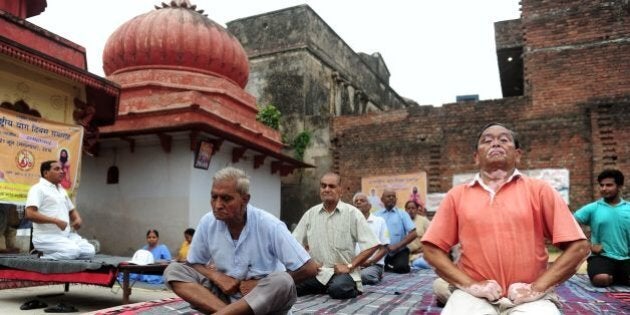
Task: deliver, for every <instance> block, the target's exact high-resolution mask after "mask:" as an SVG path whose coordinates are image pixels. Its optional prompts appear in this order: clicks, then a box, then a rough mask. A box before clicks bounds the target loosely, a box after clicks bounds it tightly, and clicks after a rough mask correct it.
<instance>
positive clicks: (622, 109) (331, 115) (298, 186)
mask: <svg viewBox="0 0 630 315" xmlns="http://www.w3.org/2000/svg"><path fill="white" fill-rule="evenodd" d="M521 5H522V16H521V18H520V19H518V20H511V21H503V22H497V23H496V24H495V28H496V43H497V57H498V62H499V69H500V72H501V85H502V90H503V95H504V98H503V99H498V100H486V101H478V102H460V103H454V104H445V105H444V106H442V107H433V106H409V105H415V104H413V102H412V101H408V100H405V99H403V98H402V97H400V96H399V95H398V94H396V92H395V91H394V90H393V89H392V88H391V87H389V86H388V77H389V72H388V70H387V67H386V66H385V64H384V62H383V60H382V58H380V56H379V55H378V54H374V55H366V54H361V53H359V54H357V53H355V52H353V51H352V49H351V48H349V47H348V46H347V45H346V44H345V43H344V42H343V40H342V39H341V38H339V36H337V34H335V32H334V31H333V30H332V29H330V27H329V26H328V25H326V23H325V22H324V21H322V19H321V18H320V17H319V16H318V15H317V14H316V13H315V12H313V10H312V9H310V8H309V7H308V6H298V7H293V8H288V9H284V10H279V11H275V12H270V13H266V14H262V15H258V16H253V17H248V18H243V19H239V20H236V21H232V22H230V23H228V28H229V30H230V31H231V32H232V33H233V34H234V35H235V36H236V37H237V38H238V39H239V40H240V41H241V43H242V44H243V46H244V47H245V50H246V52H247V54H248V55H249V58H250V64H251V69H252V70H251V79H250V82H249V84H248V86H247V90H248V91H250V93H252V94H253V95H254V96H256V97H257V99H258V103H259V104H261V105H265V104H268V103H272V104H274V105H276V106H277V107H279V108H280V110H281V111H282V113H283V119H284V120H283V132H284V133H285V134H286V135H287V138H288V139H290V138H291V136H292V135H294V134H295V133H297V132H299V131H301V130H309V131H311V132H312V134H313V136H314V139H313V140H314V141H313V142H312V143H311V145H310V147H309V149H308V150H307V153H306V155H305V161H306V162H308V163H312V164H314V165H316V166H317V168H316V169H314V170H303V171H300V172H296V173H294V174H293V175H292V176H289V177H288V178H286V179H285V180H284V181H283V194H282V195H283V200H282V218H283V219H284V220H285V221H286V222H287V223H292V222H296V221H297V220H298V219H299V217H300V216H301V214H302V212H303V211H304V210H305V209H306V208H308V207H309V206H311V205H313V204H315V203H317V202H318V201H319V199H318V188H317V179H318V177H319V175H321V173H322V172H324V171H326V170H329V169H333V170H335V171H337V172H339V173H340V174H341V175H342V177H343V178H344V194H345V195H344V199H345V200H349V199H350V197H351V196H352V194H353V193H354V192H355V191H357V190H359V189H360V183H361V178H362V177H364V176H368V175H369V176H374V175H387V174H400V173H409V172H416V171H426V172H427V174H428V185H427V187H428V191H429V193H437V192H445V191H447V190H448V189H450V188H451V186H452V179H453V176H454V175H455V174H459V173H467V172H473V171H474V170H475V166H474V165H473V162H472V148H471V145H472V143H471V140H472V139H471V136H472V135H474V134H475V133H476V132H477V131H478V129H479V128H480V127H481V126H482V125H484V124H485V123H487V122H490V121H501V122H504V123H507V124H510V125H512V126H513V127H514V129H515V130H516V131H518V132H519V133H520V134H521V135H522V136H523V137H524V141H523V142H524V145H525V152H524V158H523V161H522V165H521V168H522V169H543V168H563V169H568V170H569V172H570V206H571V207H572V208H576V207H579V206H580V205H582V204H584V203H586V202H588V201H589V200H591V199H592V198H594V197H596V196H597V189H596V186H595V185H594V177H595V176H596V175H597V173H599V172H600V171H601V170H602V169H603V168H608V167H613V168H618V169H621V170H622V171H625V172H626V173H628V170H630V168H629V167H628V166H630V160H629V155H630V154H629V153H630V141H628V140H627V139H630V127H629V126H628V123H627V121H628V120H629V118H630V110H629V109H630V23H629V22H630V5H629V4H628V2H627V1H623V0H616V1H575V2H571V3H567V2H555V1H547V0H545V1H530V0H523V1H521ZM408 104H409V105H408Z"/></svg>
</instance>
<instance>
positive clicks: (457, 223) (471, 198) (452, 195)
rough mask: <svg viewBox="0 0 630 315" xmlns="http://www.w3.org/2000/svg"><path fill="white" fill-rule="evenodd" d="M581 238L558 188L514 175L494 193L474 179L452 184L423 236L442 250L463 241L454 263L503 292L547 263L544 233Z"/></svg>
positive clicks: (555, 238) (552, 237)
mask: <svg viewBox="0 0 630 315" xmlns="http://www.w3.org/2000/svg"><path fill="white" fill-rule="evenodd" d="M585 238H586V237H585V236H584V233H583V232H582V229H581V228H580V226H579V225H578V224H577V222H576V221H575V219H574V218H573V215H572V213H571V211H569V208H568V207H567V205H566V203H565V202H564V200H562V198H561V197H560V194H558V193H557V192H556V191H555V190H554V189H553V188H552V187H551V186H550V185H549V184H547V183H545V182H544V181H542V180H537V179H532V178H529V177H526V176H523V175H518V176H515V177H513V178H512V180H511V181H509V182H507V183H506V184H504V185H503V186H502V187H501V188H499V190H498V191H497V192H496V194H495V196H494V198H493V197H492V195H491V193H490V192H489V191H487V190H485V189H484V188H483V187H482V186H481V184H480V183H479V182H477V181H475V182H474V183H473V184H465V185H459V186H456V187H454V188H453V189H451V190H450V191H449V192H448V194H447V195H446V197H445V199H444V200H443V201H442V203H441V204H440V207H439V209H438V211H437V213H436V215H435V217H434V218H433V220H432V221H431V224H430V225H429V229H428V230H427V231H426V233H425V234H424V236H423V237H422V242H428V243H431V244H433V245H435V246H437V247H439V248H441V249H442V250H444V251H446V252H448V251H449V250H450V249H451V247H453V246H454V245H456V244H457V243H461V246H462V247H461V250H462V253H461V258H460V260H459V263H458V267H459V268H460V269H461V270H463V271H464V272H465V273H466V274H467V275H468V276H470V277H471V278H473V279H474V280H475V281H482V280H496V281H497V282H498V283H499V284H500V285H501V287H502V288H503V292H504V295H505V294H507V288H508V287H509V286H510V284H512V283H515V282H524V283H531V282H533V281H534V280H536V279H537V278H538V277H539V276H540V275H541V274H542V273H543V272H544V271H545V270H546V269H547V260H548V257H549V256H548V254H547V248H546V246H545V239H549V240H551V242H552V243H553V244H558V243H562V242H570V241H576V240H581V239H585Z"/></svg>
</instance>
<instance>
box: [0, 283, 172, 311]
mask: <svg viewBox="0 0 630 315" xmlns="http://www.w3.org/2000/svg"><path fill="white" fill-rule="evenodd" d="M171 297H176V295H175V294H174V293H173V292H171V291H167V290H159V289H145V288H136V287H134V288H132V291H131V296H130V301H129V303H137V302H144V301H151V300H158V299H164V298H171ZM34 298H37V299H39V300H40V301H43V302H44V303H46V304H48V306H49V307H50V306H55V305H56V304H57V303H64V304H70V305H72V306H74V307H76V308H77V309H78V310H79V312H78V313H68V314H82V313H86V312H93V311H96V310H100V309H105V308H110V307H114V306H119V305H120V304H121V303H122V289H121V288H120V287H119V286H118V285H114V287H113V288H106V287H99V286H92V285H70V291H69V292H65V293H64V292H63V285H53V286H41V287H30V288H20V289H10V290H2V291H0V314H8V315H12V314H24V315H27V314H50V313H45V312H44V309H43V308H40V309H35V310H26V311H23V310H20V305H22V304H23V303H24V302H26V301H28V300H31V299H34Z"/></svg>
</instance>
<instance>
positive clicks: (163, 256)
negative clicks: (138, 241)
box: [142, 244, 172, 262]
mask: <svg viewBox="0 0 630 315" xmlns="http://www.w3.org/2000/svg"><path fill="white" fill-rule="evenodd" d="M142 249H146V250H149V245H144V247H142ZM149 251H150V252H151V254H153V259H154V260H155V262H157V261H158V260H168V261H170V260H171V259H172V258H171V251H170V250H168V247H167V246H166V245H164V244H158V246H155V247H154V248H153V249H152V250H149Z"/></svg>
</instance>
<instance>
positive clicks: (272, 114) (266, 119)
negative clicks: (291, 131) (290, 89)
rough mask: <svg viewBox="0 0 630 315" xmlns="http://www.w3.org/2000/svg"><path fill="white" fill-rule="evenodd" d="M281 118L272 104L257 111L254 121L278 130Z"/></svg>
mask: <svg viewBox="0 0 630 315" xmlns="http://www.w3.org/2000/svg"><path fill="white" fill-rule="evenodd" d="M281 116H282V114H281V113H280V111H279V110H278V109H277V108H276V107H275V106H273V105H272V104H269V105H267V106H264V107H263V108H261V109H260V111H258V115H256V120H258V121H260V122H261V123H263V124H265V125H267V126H269V127H271V128H273V129H275V130H278V129H280V117H281Z"/></svg>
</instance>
